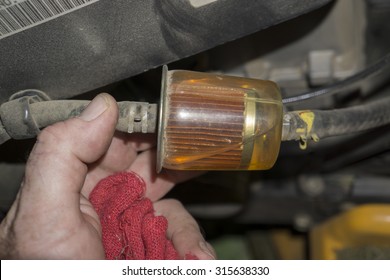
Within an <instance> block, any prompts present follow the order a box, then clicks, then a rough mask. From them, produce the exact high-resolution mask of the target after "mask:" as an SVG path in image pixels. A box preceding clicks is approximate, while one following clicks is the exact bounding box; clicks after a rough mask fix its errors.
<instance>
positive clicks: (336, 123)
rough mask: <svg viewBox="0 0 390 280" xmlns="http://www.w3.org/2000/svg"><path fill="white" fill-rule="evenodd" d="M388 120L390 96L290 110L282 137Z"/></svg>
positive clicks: (356, 127)
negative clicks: (331, 106)
mask: <svg viewBox="0 0 390 280" xmlns="http://www.w3.org/2000/svg"><path fill="white" fill-rule="evenodd" d="M389 123H390V97H386V98H383V99H381V100H377V101H375V102H372V103H369V104H365V105H359V106H355V107H351V108H345V109H336V110H326V111H321V110H313V111H293V112H288V113H286V114H285V116H284V123H283V134H282V140H284V141H288V140H300V139H301V140H302V139H304V140H305V139H309V138H312V139H314V140H317V139H322V138H325V137H329V136H336V135H342V134H348V133H354V132H360V131H364V130H367V129H370V128H375V127H379V126H383V125H386V124H389Z"/></svg>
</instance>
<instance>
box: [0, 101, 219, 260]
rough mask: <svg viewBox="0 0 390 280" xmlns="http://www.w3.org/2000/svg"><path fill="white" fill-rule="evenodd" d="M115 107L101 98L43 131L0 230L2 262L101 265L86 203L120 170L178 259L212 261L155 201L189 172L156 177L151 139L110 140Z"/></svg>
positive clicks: (187, 226) (192, 230) (199, 241)
mask: <svg viewBox="0 0 390 280" xmlns="http://www.w3.org/2000/svg"><path fill="white" fill-rule="evenodd" d="M117 119H118V108H117V105H116V102H115V100H114V99H113V98H112V97H111V96H109V95H107V94H101V95H99V96H98V97H96V98H95V99H94V100H93V102H91V104H90V105H89V106H88V107H87V108H86V109H85V110H84V112H83V113H82V114H81V115H80V116H79V117H78V118H74V119H70V120H67V121H65V122H61V123H57V124H55V125H52V126H50V127H47V128H46V129H44V130H43V131H42V132H41V134H40V135H39V137H38V141H37V143H36V144H35V146H34V148H33V150H32V152H31V155H30V157H29V159H28V162H27V166H26V174H25V179H24V182H23V183H22V187H21V189H20V191H19V193H18V196H17V198H16V200H15V202H14V204H13V205H12V207H11V209H10V211H9V212H8V214H7V216H6V218H5V219H4V220H3V221H2V223H1V225H0V258H1V259H4V258H23V259H101V258H104V250H103V245H102V239H101V232H102V230H101V225H100V222H99V217H98V215H97V214H96V212H95V210H94V209H93V207H92V205H91V203H90V202H89V200H88V197H89V194H90V192H91V191H92V189H93V188H94V186H95V185H96V184H97V182H98V181H100V180H101V179H103V178H105V177H107V176H108V175H111V174H113V173H115V172H118V171H134V172H136V173H138V174H139V175H141V176H142V177H143V178H144V180H145V183H146V186H147V190H146V196H147V197H149V198H150V199H151V200H152V201H153V202H154V208H155V210H156V212H158V213H160V214H162V215H164V216H165V217H166V218H167V219H168V224H169V226H168V230H167V235H168V238H170V239H172V242H173V244H174V247H175V248H176V250H177V251H178V253H179V254H180V256H181V257H184V256H185V254H187V253H188V252H191V253H192V254H193V255H196V256H197V257H198V258H199V259H212V258H214V252H213V250H212V248H211V247H210V245H209V244H207V243H206V242H205V241H204V239H203V237H202V235H201V233H200V231H199V227H198V225H197V223H196V222H195V220H194V219H193V218H192V217H191V216H190V215H189V214H188V212H186V211H185V209H184V208H183V206H182V205H181V204H180V203H179V202H177V201H175V200H164V199H162V200H160V199H161V198H162V197H163V196H164V195H165V194H166V193H167V192H168V191H169V190H170V189H171V188H172V187H173V186H174V184H175V183H178V182H180V181H184V180H186V179H189V178H190V177H191V176H194V174H193V173H187V172H168V171H167V172H165V173H161V174H160V175H158V176H157V175H156V174H155V158H156V156H155V151H154V150H153V149H152V147H153V142H154V140H153V139H154V138H155V135H150V136H137V135H130V136H129V135H124V134H119V133H115V126H116V123H117Z"/></svg>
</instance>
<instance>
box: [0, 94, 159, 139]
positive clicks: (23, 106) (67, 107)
mask: <svg viewBox="0 0 390 280" xmlns="http://www.w3.org/2000/svg"><path fill="white" fill-rule="evenodd" d="M31 98H34V97H28V96H27V97H23V98H19V99H15V100H11V101H9V102H6V103H3V104H2V105H1V107H0V117H1V123H0V144H2V143H4V142H5V141H7V140H9V139H11V138H13V139H25V138H32V137H35V136H36V135H37V134H38V133H39V131H40V128H44V127H46V126H49V125H51V124H53V123H56V122H59V121H64V120H67V119H69V118H72V117H76V116H78V115H79V114H80V113H81V112H82V111H83V110H84V109H85V107H86V106H87V105H88V103H89V102H90V101H81V100H58V101H39V102H35V101H34V100H33V101H31ZM118 107H119V120H118V124H117V127H116V129H117V130H118V131H122V132H127V133H133V132H140V133H153V132H155V131H156V120H157V105H156V104H149V103H144V102H130V101H123V102H118Z"/></svg>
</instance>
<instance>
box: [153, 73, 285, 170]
mask: <svg viewBox="0 0 390 280" xmlns="http://www.w3.org/2000/svg"><path fill="white" fill-rule="evenodd" d="M281 129H282V102H281V95H280V91H279V88H278V87H277V85H276V84H275V83H273V82H271V81H262V80H255V79H248V78H240V77H231V76H225V75H219V74H210V73H201V72H193V71H183V70H174V71H168V70H167V68H166V67H164V70H163V77H162V92H161V102H160V121H159V137H158V151H157V170H158V171H161V169H162V168H163V167H164V168H168V169H177V170H264V169H269V168H271V167H272V166H273V165H274V163H275V161H276V158H277V156H278V153H279V147H280V142H281Z"/></svg>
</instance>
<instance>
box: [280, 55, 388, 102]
mask: <svg viewBox="0 0 390 280" xmlns="http://www.w3.org/2000/svg"><path fill="white" fill-rule="evenodd" d="M388 65H390V53H388V54H387V55H385V56H384V57H383V58H381V59H380V60H379V61H377V62H376V63H374V64H373V65H371V66H370V67H368V68H366V69H364V70H363V71H361V72H359V73H357V74H355V75H352V76H351V77H348V78H346V79H345V80H342V81H339V82H336V83H334V84H332V85H330V86H325V87H322V88H319V89H315V90H312V91H308V92H305V93H302V94H300V95H297V96H292V97H286V98H283V100H282V102H283V103H284V104H287V103H294V102H299V101H303V100H307V99H310V98H314V97H317V96H321V95H333V94H336V93H341V92H348V91H349V90H351V89H353V88H354V87H355V86H356V84H357V83H359V82H361V81H363V80H365V79H367V78H369V77H372V76H374V75H377V74H379V73H380V72H382V71H383V70H384V69H385V68H386V66H388Z"/></svg>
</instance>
